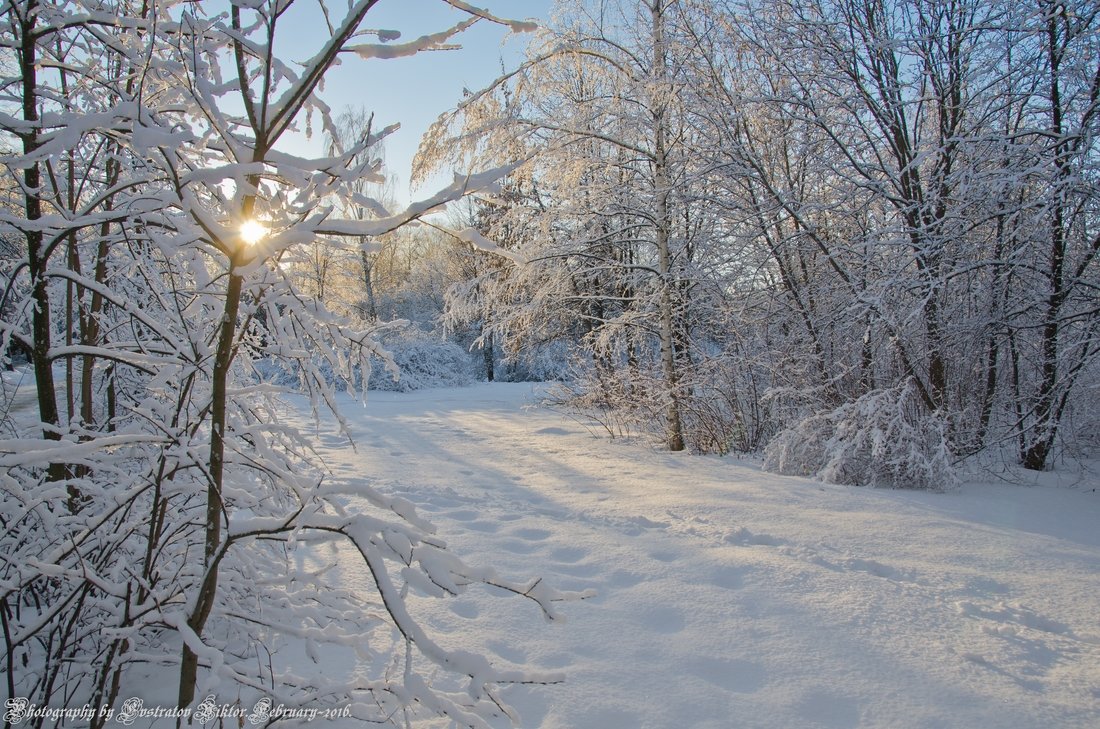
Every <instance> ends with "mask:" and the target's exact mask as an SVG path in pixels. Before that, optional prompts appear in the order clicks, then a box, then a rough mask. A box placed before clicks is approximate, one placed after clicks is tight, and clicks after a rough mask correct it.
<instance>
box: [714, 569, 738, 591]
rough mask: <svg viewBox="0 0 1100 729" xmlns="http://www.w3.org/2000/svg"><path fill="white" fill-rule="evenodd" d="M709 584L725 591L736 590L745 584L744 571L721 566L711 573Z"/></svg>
mask: <svg viewBox="0 0 1100 729" xmlns="http://www.w3.org/2000/svg"><path fill="white" fill-rule="evenodd" d="M710 582H711V584H712V585H716V586H717V587H721V588H723V589H725V590H736V589H738V588H740V587H741V586H742V585H743V584H744V582H745V579H744V570H742V569H741V568H739V567H734V566H732V565H723V566H722V567H718V568H716V569H715V570H714V572H712V573H711V576H710Z"/></svg>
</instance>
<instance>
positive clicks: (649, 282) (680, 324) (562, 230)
mask: <svg viewBox="0 0 1100 729" xmlns="http://www.w3.org/2000/svg"><path fill="white" fill-rule="evenodd" d="M1098 12H1100V8H1098V6H1097V4H1096V3H1094V2H1090V1H1088V0H1084V1H1081V2H1062V1H1061V0H1051V1H1047V0H1032V1H1029V2H1024V3H1020V2H992V3H991V2H984V1H983V2H978V1H977V0H737V1H728V0H724V1H720V2H691V1H686V0H685V1H682V2H660V1H654V2H625V1H624V2H590V3H567V4H565V5H564V6H563V7H561V8H559V13H558V15H557V16H556V18H555V23H554V24H553V26H552V28H551V29H546V30H544V31H543V32H542V33H541V34H540V35H539V36H538V38H537V40H536V41H535V42H534V43H533V44H532V45H531V48H530V52H529V55H528V61H527V63H526V64H525V65H524V66H523V67H522V68H521V69H519V70H518V71H517V72H516V73H515V74H514V75H512V76H511V77H509V78H508V79H507V80H506V81H503V82H502V83H501V84H500V85H498V86H497V87H496V88H495V89H493V90H492V91H490V92H486V93H482V94H479V95H476V96H474V97H473V98H471V99H469V100H467V102H466V104H465V105H464V107H463V108H462V109H460V110H459V112H458V113H456V114H454V115H451V116H448V117H446V118H444V119H442V120H441V122H440V123H439V125H437V128H436V129H435V131H434V137H433V138H430V139H429V140H428V142H427V145H428V146H426V147H425V149H424V150H422V159H421V161H422V163H423V164H424V165H425V166H427V167H431V166H432V165H438V164H441V163H444V162H453V161H454V160H455V159H474V160H477V161H479V162H480V163H481V164H488V163H494V162H495V163H503V162H504V161H506V160H514V159H528V160H530V161H529V162H528V163H527V164H526V165H525V166H524V167H522V168H520V169H519V170H518V171H517V172H516V173H515V174H513V175H512V176H511V177H510V178H509V182H508V185H507V186H506V189H505V192H504V194H502V195H500V196H498V198H497V199H496V200H495V201H493V203H492V204H488V205H485V206H483V207H482V218H483V220H482V221H481V222H482V232H483V233H485V235H486V236H488V237H489V238H491V239H493V240H495V241H497V242H499V243H500V244H501V245H505V246H509V247H513V248H515V249H516V250H517V251H520V252H521V253H522V254H523V255H524V257H525V258H526V259H527V260H528V261H529V263H528V264H527V265H523V266H502V267H497V268H496V269H494V270H491V271H487V272H486V273H484V274H483V275H481V276H480V277H479V278H478V279H477V281H476V284H467V285H465V286H462V287H460V289H458V290H456V291H455V292H453V293H452V302H451V303H452V314H453V315H455V316H459V318H462V317H465V318H466V319H467V320H473V319H479V320H482V321H484V322H485V324H486V326H487V328H488V331H490V332H492V333H493V335H494V336H495V337H496V341H497V343H498V344H501V343H503V345H504V346H505V348H507V349H509V350H510V351H511V352H513V353H515V354H516V356H523V354H524V353H525V352H526V353H530V352H532V351H534V350H535V349H537V348H538V347H540V346H543V345H545V344H546V343H548V342H554V341H566V342H568V343H569V345H570V348H571V349H572V350H573V351H579V352H582V355H581V356H579V357H577V358H576V360H575V362H574V365H575V368H576V369H575V371H574V373H573V375H574V376H573V379H572V380H571V382H572V384H571V386H570V389H569V391H568V392H566V393H564V394H563V395H562V397H563V399H565V400H566V401H568V402H569V403H571V404H572V405H574V406H576V407H578V408H580V409H582V410H584V411H586V412H588V413H589V414H592V415H595V416H596V417H597V418H599V419H600V420H601V421H602V422H604V423H605V424H606V425H608V427H609V428H611V429H612V430H616V429H620V428H621V429H631V428H633V429H643V430H645V429H652V428H653V427H654V425H655V424H656V427H658V428H659V430H660V432H661V433H662V436H663V438H664V440H665V442H666V443H667V445H668V447H669V448H672V449H674V450H676V449H680V448H684V447H688V448H691V449H694V450H698V451H717V452H726V451H728V450H741V451H756V450H758V449H761V448H765V447H767V449H768V450H767V453H768V460H769V462H770V463H771V465H772V466H773V467H775V468H778V469H780V470H785V471H789V472H795V473H803V474H817V475H823V476H826V477H828V478H830V480H841V481H844V482H850V483H883V484H885V483H890V484H893V485H903V486H904V485H918V486H919V485H935V483H936V479H937V478H941V477H942V478H949V474H948V471H949V470H950V464H951V462H952V461H955V460H957V459H958V458H960V457H964V456H966V455H969V454H974V453H977V452H983V451H984V452H992V451H995V452H996V453H998V454H999V456H1000V457H1006V456H1007V457H1008V458H1009V459H1010V460H1014V461H1016V462H1018V463H1019V464H1022V465H1023V466H1024V467H1026V468H1030V469H1045V468H1048V467H1049V466H1050V465H1051V463H1052V459H1053V458H1054V457H1055V456H1056V454H1057V453H1059V452H1064V451H1063V450H1061V449H1062V447H1064V446H1067V445H1069V446H1073V447H1074V448H1076V449H1077V451H1076V452H1077V453H1082V452H1087V450H1088V448H1090V447H1093V446H1095V445H1096V440H1095V433H1096V432H1097V425H1098V423H1097V420H1096V412H1097V408H1096V403H1097V395H1096V393H1097V390H1096V388H1097V384H1098V379H1097V376H1098V374H1100V373H1098V371H1097V356H1096V355H1097V349H1098V346H1100V341H1098V338H1097V333H1098V325H1100V305H1098V304H1100V297H1098V288H1097V287H1098V284H1100V269H1098V262H1097V256H1098V253H1100V218H1098V213H1100V207H1098V205H1100V196H1098V192H1100V188H1098V183H1100V178H1098V168H1097V162H1098V156H1097V132H1098V131H1100V106H1098V99H1100V60H1098V59H1100V35H1098V30H1100V28H1098V26H1100V20H1098ZM441 140H448V143H447V144H441V143H440V142H441ZM914 468H915V469H917V471H921V473H917V472H915V471H914V470H913V469H914ZM929 469H930V470H929Z"/></svg>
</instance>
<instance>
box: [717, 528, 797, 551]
mask: <svg viewBox="0 0 1100 729" xmlns="http://www.w3.org/2000/svg"><path fill="white" fill-rule="evenodd" d="M724 541H725V542H726V543H728V544H737V545H741V546H762V547H780V546H782V545H784V544H786V543H787V542H786V541H785V540H783V539H780V538H779V537H773V536H772V535H770V534H756V533H754V532H750V531H749V530H748V529H746V528H745V527H739V528H737V529H735V530H733V531H732V532H729V533H728V534H726V536H725V538H724Z"/></svg>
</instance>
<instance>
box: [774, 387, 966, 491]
mask: <svg viewBox="0 0 1100 729" xmlns="http://www.w3.org/2000/svg"><path fill="white" fill-rule="evenodd" d="M764 457H765V461H764V467H765V468H766V469H767V470H769V471H774V472H776V473H782V474H787V475H796V476H809V477H814V478H819V479H821V480H822V481H828V482H830V483H840V484H850V485H854V486H876V487H888V488H913V489H932V490H942V489H945V488H948V487H951V486H953V485H955V483H956V477H955V474H954V469H953V467H952V465H951V448H950V445H949V444H948V440H947V424H946V422H945V421H944V419H943V418H942V417H941V416H940V415H938V414H936V413H929V412H927V411H926V410H925V409H924V407H923V405H922V403H921V401H920V399H919V397H918V396H917V392H916V389H915V387H914V386H913V384H912V383H911V382H907V383H905V384H903V385H901V386H899V387H894V388H890V389H887V390H875V391H874V392H870V393H868V394H866V395H863V396H862V397H860V398H858V399H857V400H855V401H853V402H850V403H846V404H844V405H841V406H840V407H838V408H836V409H835V410H832V411H829V412H825V413H818V414H816V415H811V416H809V417H807V418H804V419H802V420H801V421H799V422H798V423H796V424H794V425H793V426H791V427H789V428H787V429H785V430H783V431H781V432H780V433H779V434H778V435H776V437H775V438H773V439H772V441H771V442H770V443H769V444H768V446H767V448H766V449H765V452H764Z"/></svg>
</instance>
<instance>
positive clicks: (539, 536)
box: [512, 528, 550, 542]
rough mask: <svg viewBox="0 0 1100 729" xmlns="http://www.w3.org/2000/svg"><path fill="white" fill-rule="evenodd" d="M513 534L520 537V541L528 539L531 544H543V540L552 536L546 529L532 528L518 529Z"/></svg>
mask: <svg viewBox="0 0 1100 729" xmlns="http://www.w3.org/2000/svg"><path fill="white" fill-rule="evenodd" d="M512 534H513V535H514V536H517V537H519V538H520V539H526V540H527V541H529V542H541V541H542V540H544V539H546V538H547V537H549V536H550V532H548V531H546V530H545V529H531V528H524V529H516V530H515V531H513V532H512Z"/></svg>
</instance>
